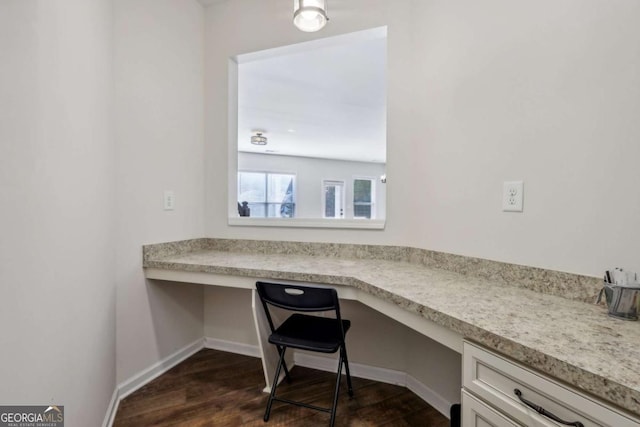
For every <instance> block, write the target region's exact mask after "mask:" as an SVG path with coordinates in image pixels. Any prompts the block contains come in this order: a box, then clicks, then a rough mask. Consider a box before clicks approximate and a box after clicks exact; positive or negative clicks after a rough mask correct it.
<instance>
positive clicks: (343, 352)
mask: <svg viewBox="0 0 640 427" xmlns="http://www.w3.org/2000/svg"><path fill="white" fill-rule="evenodd" d="M340 351H341V353H342V358H343V359H344V369H345V371H346V374H347V389H348V390H349V397H353V387H352V386H351V372H349V359H348V358H347V348H346V347H344V346H343V347H341V348H340Z"/></svg>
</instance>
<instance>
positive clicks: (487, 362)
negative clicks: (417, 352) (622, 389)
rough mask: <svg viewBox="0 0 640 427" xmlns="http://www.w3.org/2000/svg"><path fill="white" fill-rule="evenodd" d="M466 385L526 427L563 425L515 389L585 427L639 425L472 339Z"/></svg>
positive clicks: (465, 362) (465, 359)
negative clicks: (534, 407) (544, 415)
mask: <svg viewBox="0 0 640 427" xmlns="http://www.w3.org/2000/svg"><path fill="white" fill-rule="evenodd" d="M463 386H464V388H465V389H466V390H469V391H471V392H473V393H474V394H475V395H477V396H479V397H480V398H481V399H482V400H484V401H486V402H487V403H489V404H490V405H491V406H493V407H495V408H497V409H499V410H500V411H502V412H503V413H505V414H508V415H509V416H510V417H511V418H513V419H514V420H515V421H517V422H518V423H521V424H523V425H525V426H531V427H534V426H536V427H538V426H539V427H557V426H560V425H562V424H559V423H556V422H553V421H551V420H550V419H549V418H547V417H543V416H542V415H540V414H538V413H537V412H536V411H535V410H533V409H531V408H530V407H528V406H527V405H525V404H524V403H523V402H522V401H521V400H520V398H519V397H518V396H517V395H516V393H515V390H516V389H517V390H519V391H520V392H521V397H522V398H523V399H526V400H528V401H530V402H532V403H534V404H536V405H538V406H540V407H542V408H544V409H545V410H546V411H549V412H551V413H552V414H554V415H556V416H557V417H559V418H560V419H562V420H564V421H568V422H575V421H579V422H581V423H582V424H583V425H584V426H585V427H596V426H602V427H608V426H615V427H639V426H640V422H639V421H638V419H635V420H634V419H632V418H631V417H629V416H627V415H626V414H622V413H620V412H617V411H616V410H615V409H614V408H613V407H610V406H608V405H605V404H603V403H601V402H599V401H596V400H595V399H593V398H591V397H589V396H587V395H585V394H582V393H580V392H578V391H577V390H575V389H573V388H570V387H568V386H566V385H564V384H561V383H559V382H557V381H555V380H553V379H551V378H549V377H546V376H543V375H542V374H540V373H538V372H535V371H533V370H531V369H529V368H526V367H524V366H522V365H519V364H517V363H514V362H512V361H510V360H508V359H506V358H504V357H503V356H500V355H498V354H496V353H493V352H489V351H488V350H485V349H483V348H481V347H478V346H477V345H475V344H472V343H469V342H465V343H464V349H463Z"/></svg>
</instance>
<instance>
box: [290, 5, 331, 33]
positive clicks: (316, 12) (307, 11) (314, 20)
mask: <svg viewBox="0 0 640 427" xmlns="http://www.w3.org/2000/svg"><path fill="white" fill-rule="evenodd" d="M328 20H329V18H328V17H327V0H293V24H294V25H295V26H296V27H298V29H299V30H301V31H305V32H308V33H312V32H314V31H319V30H321V29H322V28H323V27H324V26H325V25H327V21H328Z"/></svg>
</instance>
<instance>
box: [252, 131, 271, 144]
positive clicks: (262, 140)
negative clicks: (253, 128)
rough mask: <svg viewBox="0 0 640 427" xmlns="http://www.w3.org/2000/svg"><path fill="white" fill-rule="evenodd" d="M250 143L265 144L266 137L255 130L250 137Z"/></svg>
mask: <svg viewBox="0 0 640 427" xmlns="http://www.w3.org/2000/svg"><path fill="white" fill-rule="evenodd" d="M251 143H252V144H253V145H267V137H266V136H262V132H256V134H255V135H253V136H252V137H251Z"/></svg>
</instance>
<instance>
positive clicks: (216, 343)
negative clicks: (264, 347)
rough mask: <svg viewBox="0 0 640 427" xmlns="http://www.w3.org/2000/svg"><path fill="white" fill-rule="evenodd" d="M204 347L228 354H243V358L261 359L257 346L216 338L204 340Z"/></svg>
mask: <svg viewBox="0 0 640 427" xmlns="http://www.w3.org/2000/svg"><path fill="white" fill-rule="evenodd" d="M204 347H205V348H210V349H212V350H220V351H226V352H229V353H236V354H243V355H245V356H252V357H262V355H261V354H260V347H258V346H257V345H251V344H243V343H239V342H233V341H226V340H221V339H218V338H208V337H205V339H204Z"/></svg>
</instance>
